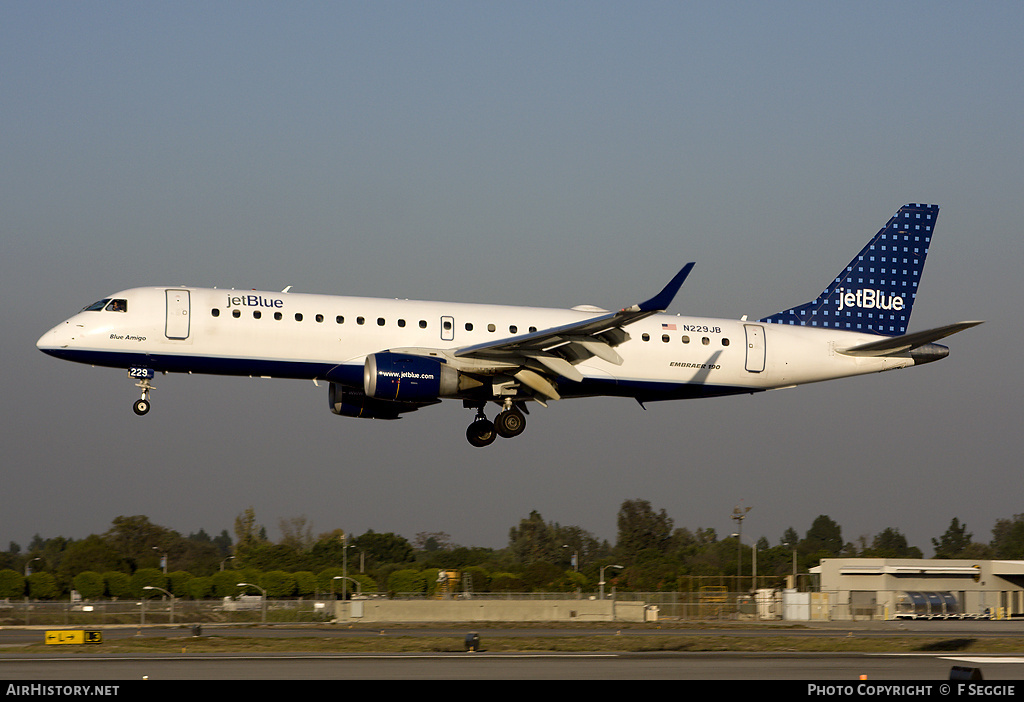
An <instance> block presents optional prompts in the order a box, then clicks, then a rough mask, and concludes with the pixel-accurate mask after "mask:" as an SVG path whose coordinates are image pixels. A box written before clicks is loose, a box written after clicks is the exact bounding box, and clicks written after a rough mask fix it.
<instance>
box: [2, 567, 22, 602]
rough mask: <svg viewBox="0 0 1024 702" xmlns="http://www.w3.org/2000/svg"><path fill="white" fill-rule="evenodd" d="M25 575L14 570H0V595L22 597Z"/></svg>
mask: <svg viewBox="0 0 1024 702" xmlns="http://www.w3.org/2000/svg"><path fill="white" fill-rule="evenodd" d="M24 596H25V576H24V575H22V574H21V573H19V572H18V571H16V570H11V569H9V568H8V569H5V570H0V597H4V598H6V597H24Z"/></svg>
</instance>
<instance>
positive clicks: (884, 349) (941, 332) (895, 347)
mask: <svg viewBox="0 0 1024 702" xmlns="http://www.w3.org/2000/svg"><path fill="white" fill-rule="evenodd" d="M979 324H981V322H957V323H956V324H947V325H946V326H944V327H936V328H935V329H926V330H925V331H919V332H914V333H913V334H904V335H903V336H887V337H885V338H883V339H880V340H878V341H870V342H868V343H866V344H860V345H859V346H853V347H850V348H848V349H839V350H838V351H839V353H841V354H843V355H846V356H896V355H898V354H901V353H906V352H907V351H911V350H913V349H916V348H918V347H919V346H924V345H925V344H931V343H933V342H935V341H938V340H939V339H944V338H946V337H947V336H950V335H952V334H956V333H957V332H962V331H964V330H965V329H970V328H971V327H976V326H978V325H979Z"/></svg>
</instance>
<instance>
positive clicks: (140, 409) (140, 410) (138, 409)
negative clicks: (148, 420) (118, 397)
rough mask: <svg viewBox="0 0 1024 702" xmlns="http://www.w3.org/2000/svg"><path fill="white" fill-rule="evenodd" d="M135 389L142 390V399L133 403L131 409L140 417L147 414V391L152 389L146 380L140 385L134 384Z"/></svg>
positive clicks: (148, 404)
mask: <svg viewBox="0 0 1024 702" xmlns="http://www.w3.org/2000/svg"><path fill="white" fill-rule="evenodd" d="M135 387H138V388H142V397H141V398H139V399H138V400H136V401H135V404H134V405H133V406H132V409H133V410H135V414H137V415H139V416H140V417H141V416H142V415H144V414H146V413H147V412H149V408H150V402H149V391H150V390H152V389H153V386H152V385H150V384H149V381H148V380H143V381H142V382H141V383H135Z"/></svg>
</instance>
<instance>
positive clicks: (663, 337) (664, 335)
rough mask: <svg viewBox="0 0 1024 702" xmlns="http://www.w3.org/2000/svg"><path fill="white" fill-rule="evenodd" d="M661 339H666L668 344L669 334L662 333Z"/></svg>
mask: <svg viewBox="0 0 1024 702" xmlns="http://www.w3.org/2000/svg"><path fill="white" fill-rule="evenodd" d="M661 340H662V341H664V342H665V343H666V344H667V343H668V334H662V335H661Z"/></svg>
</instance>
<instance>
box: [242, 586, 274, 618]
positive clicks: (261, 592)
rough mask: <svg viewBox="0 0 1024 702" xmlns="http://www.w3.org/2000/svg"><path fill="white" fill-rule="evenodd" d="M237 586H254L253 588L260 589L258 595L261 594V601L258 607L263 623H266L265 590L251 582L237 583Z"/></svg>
mask: <svg viewBox="0 0 1024 702" xmlns="http://www.w3.org/2000/svg"><path fill="white" fill-rule="evenodd" d="M238 587H254V588H256V589H257V590H259V591H260V595H262V596H263V602H262V606H261V607H260V609H261V610H262V612H263V623H264V624H266V623H267V591H266V590H264V589H263V588H262V587H260V586H259V585H253V584H252V583H238Z"/></svg>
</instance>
